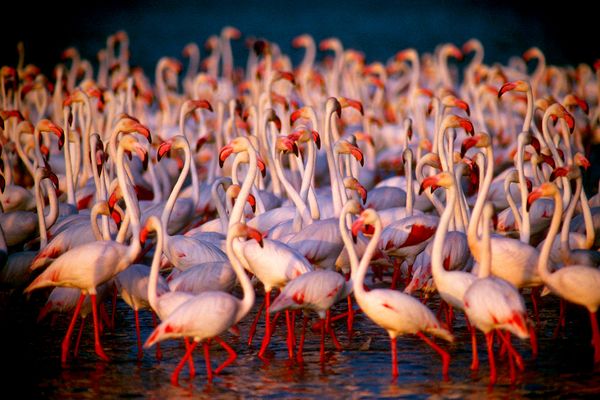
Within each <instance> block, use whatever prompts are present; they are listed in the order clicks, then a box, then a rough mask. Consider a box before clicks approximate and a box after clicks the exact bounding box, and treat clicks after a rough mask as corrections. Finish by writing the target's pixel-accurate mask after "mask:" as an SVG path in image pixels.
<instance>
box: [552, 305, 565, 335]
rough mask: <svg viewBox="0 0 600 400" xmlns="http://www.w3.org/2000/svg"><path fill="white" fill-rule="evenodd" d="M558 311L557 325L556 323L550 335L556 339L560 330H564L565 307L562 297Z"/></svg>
mask: <svg viewBox="0 0 600 400" xmlns="http://www.w3.org/2000/svg"><path fill="white" fill-rule="evenodd" d="M559 305H560V311H559V314H558V325H556V328H555V329H554V333H553V335H552V338H553V339H556V338H557V337H558V335H559V334H560V332H561V331H562V330H564V328H565V311H566V310H565V308H566V303H565V301H564V300H563V299H560V303H559Z"/></svg>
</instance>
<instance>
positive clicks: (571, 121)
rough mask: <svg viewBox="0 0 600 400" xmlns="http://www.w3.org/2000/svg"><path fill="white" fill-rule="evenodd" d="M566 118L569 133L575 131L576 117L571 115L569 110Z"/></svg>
mask: <svg viewBox="0 0 600 400" xmlns="http://www.w3.org/2000/svg"><path fill="white" fill-rule="evenodd" d="M564 120H565V121H566V123H567V126H568V127H569V133H573V131H574V130H575V118H573V115H571V114H570V113H568V112H567V113H565V115H564Z"/></svg>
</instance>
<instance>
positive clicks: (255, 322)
mask: <svg viewBox="0 0 600 400" xmlns="http://www.w3.org/2000/svg"><path fill="white" fill-rule="evenodd" d="M264 307H265V301H264V300H263V302H262V303H261V304H260V306H259V307H258V311H257V312H256V317H254V321H252V325H251V326H250V332H249V333H248V346H250V345H251V344H252V339H253V338H254V334H255V333H256V325H257V324H258V320H259V319H260V315H261V314H262V310H263V308H264Z"/></svg>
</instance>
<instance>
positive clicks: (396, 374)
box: [390, 337, 398, 378]
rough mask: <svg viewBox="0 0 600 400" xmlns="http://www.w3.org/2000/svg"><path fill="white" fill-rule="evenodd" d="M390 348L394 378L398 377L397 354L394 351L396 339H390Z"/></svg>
mask: <svg viewBox="0 0 600 400" xmlns="http://www.w3.org/2000/svg"><path fill="white" fill-rule="evenodd" d="M390 340H391V342H390V344H391V346H390V347H391V348H392V377H393V378H396V377H397V376H398V354H397V351H396V338H395V337H393V338H390Z"/></svg>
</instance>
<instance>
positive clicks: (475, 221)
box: [467, 145, 494, 259]
mask: <svg viewBox="0 0 600 400" xmlns="http://www.w3.org/2000/svg"><path fill="white" fill-rule="evenodd" d="M485 154H486V170H485V178H484V180H483V184H482V185H481V187H480V188H479V192H478V194H477V200H476V201H475V206H474V207H473V212H472V213H471V220H470V221H469V227H468V229H467V241H468V243H469V248H470V249H471V253H473V256H474V257H475V259H478V257H479V250H480V247H479V238H478V235H477V227H478V225H479V220H480V219H481V213H482V211H483V205H484V203H485V201H486V199H487V196H488V192H489V190H490V185H491V183H492V178H493V175H494V152H493V150H492V146H491V145H489V146H486V150H485Z"/></svg>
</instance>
